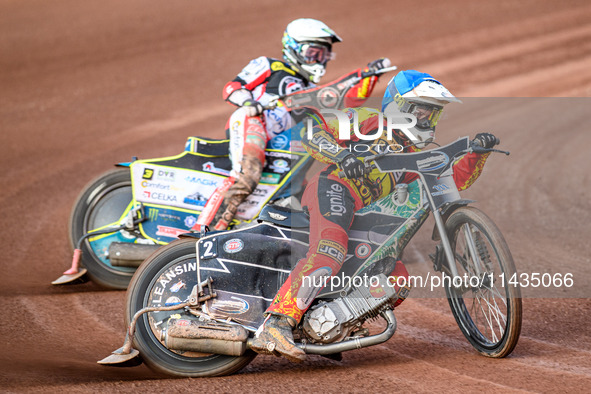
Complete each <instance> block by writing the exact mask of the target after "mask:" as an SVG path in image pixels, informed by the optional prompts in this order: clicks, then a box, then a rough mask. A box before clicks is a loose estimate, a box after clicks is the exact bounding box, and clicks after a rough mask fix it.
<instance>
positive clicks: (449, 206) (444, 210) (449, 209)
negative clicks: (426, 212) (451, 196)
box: [431, 199, 476, 241]
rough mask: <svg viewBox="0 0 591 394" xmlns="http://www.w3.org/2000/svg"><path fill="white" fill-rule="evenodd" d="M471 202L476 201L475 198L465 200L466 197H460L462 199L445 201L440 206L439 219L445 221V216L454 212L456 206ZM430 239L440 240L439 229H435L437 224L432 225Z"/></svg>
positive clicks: (459, 206) (447, 216) (463, 205)
mask: <svg viewBox="0 0 591 394" xmlns="http://www.w3.org/2000/svg"><path fill="white" fill-rule="evenodd" d="M473 202H476V201H475V200H467V199H462V200H457V201H454V202H451V203H446V204H445V205H443V207H441V219H442V220H443V223H445V222H447V218H449V216H450V215H451V214H452V213H454V211H455V210H456V209H458V208H461V207H465V206H467V205H468V204H471V203H473ZM431 239H432V240H433V241H441V236H440V235H439V230H437V225H435V226H434V227H433V234H432V235H431Z"/></svg>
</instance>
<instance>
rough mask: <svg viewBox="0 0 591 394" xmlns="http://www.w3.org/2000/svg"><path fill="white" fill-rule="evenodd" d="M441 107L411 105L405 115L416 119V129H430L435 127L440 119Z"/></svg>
mask: <svg viewBox="0 0 591 394" xmlns="http://www.w3.org/2000/svg"><path fill="white" fill-rule="evenodd" d="M442 112H443V107H436V106H432V105H421V104H412V103H411V105H410V107H409V109H408V111H407V113H409V114H413V115H414V116H415V117H416V118H417V127H418V128H419V129H432V128H434V127H435V126H436V125H437V121H438V120H439V118H440V117H441V113H442Z"/></svg>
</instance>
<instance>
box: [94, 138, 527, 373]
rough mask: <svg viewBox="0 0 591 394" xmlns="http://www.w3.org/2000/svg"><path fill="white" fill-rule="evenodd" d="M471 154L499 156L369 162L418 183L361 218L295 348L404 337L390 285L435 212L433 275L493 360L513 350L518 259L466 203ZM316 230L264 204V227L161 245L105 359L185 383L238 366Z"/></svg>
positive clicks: (335, 350)
mask: <svg viewBox="0 0 591 394" xmlns="http://www.w3.org/2000/svg"><path fill="white" fill-rule="evenodd" d="M471 151H475V152H479V153H484V152H491V151H497V152H502V151H498V150H496V149H484V148H482V147H479V146H478V145H476V144H475V143H474V142H470V141H469V139H468V137H464V138H460V139H458V140H457V141H455V142H453V143H451V144H449V145H446V146H442V147H439V148H436V149H431V150H425V151H421V152H416V153H405V154H392V153H388V152H386V153H383V154H380V155H376V156H374V157H370V158H367V159H370V160H367V159H366V165H368V166H373V167H374V168H378V169H379V171H382V172H396V171H403V172H410V173H414V174H416V175H417V179H416V180H415V181H413V182H411V183H409V184H398V185H396V188H395V190H394V191H393V192H392V193H391V194H389V195H387V196H386V197H383V198H382V199H380V200H378V201H376V202H374V203H372V204H371V205H369V206H367V207H365V208H363V209H361V210H359V211H357V212H356V213H355V217H354V220H353V224H352V227H351V229H350V232H349V237H350V238H349V245H348V254H347V256H346V259H345V262H344V264H343V267H342V269H341V272H339V274H338V276H339V277H342V278H343V280H342V282H341V283H340V284H336V287H335V286H333V283H332V282H331V281H330V280H329V281H328V283H329V284H330V286H329V285H326V287H325V288H324V290H323V291H322V292H321V293H320V294H319V295H318V296H317V298H316V299H315V300H314V302H313V303H312V304H311V307H310V308H309V309H308V311H307V312H306V313H305V314H304V316H303V319H302V321H301V323H300V324H299V325H298V326H297V327H296V328H295V329H294V338H295V341H296V344H297V346H299V347H300V348H301V349H302V350H304V351H305V352H306V353H307V354H316V355H323V356H326V357H330V358H338V357H339V355H340V353H341V352H344V351H349V350H354V349H359V348H363V347H367V346H373V345H377V344H380V343H383V342H385V341H387V340H388V339H390V338H391V337H392V336H393V335H394V333H395V331H396V318H395V315H394V307H395V306H396V303H397V302H398V301H400V300H402V299H403V298H405V297H406V295H407V293H408V290H409V286H408V284H404V283H398V282H399V280H398V278H397V279H396V286H393V285H392V280H393V278H392V277H388V274H389V273H391V272H392V269H393V268H394V264H395V262H396V260H397V259H398V258H399V257H400V256H401V254H402V253H403V250H404V248H405V246H406V245H407V243H408V242H409V241H410V239H411V238H412V237H413V236H414V235H415V234H416V233H417V231H418V230H419V229H420V227H421V226H422V224H423V223H424V222H425V220H426V218H427V217H428V216H429V214H430V213H432V214H433V217H434V219H435V228H434V232H433V239H434V240H436V241H438V243H437V245H436V247H435V251H434V253H433V254H432V255H430V257H431V260H432V261H433V269H434V271H436V272H437V273H438V274H439V275H442V276H444V275H445V276H447V277H448V278H449V280H447V281H443V282H442V283H443V287H444V288H445V293H446V296H447V299H448V302H449V305H450V307H451V311H452V313H453V315H454V317H455V319H456V322H457V324H458V326H459V328H460V330H461V331H462V333H463V334H464V336H465V337H466V338H467V340H468V341H469V342H470V344H471V345H472V346H473V347H474V348H475V349H476V350H477V351H478V352H479V353H481V354H483V355H485V356H488V357H504V356H507V355H508V354H510V353H511V352H512V350H513V349H514V347H515V345H516V344H517V341H518V338H519V334H520V331H521V313H522V309H521V292H520V288H519V286H518V284H514V283H513V284H512V283H510V282H511V281H510V278H511V277H513V276H514V275H516V270H515V265H514V262H513V259H512V257H511V253H510V251H509V248H508V246H507V244H506V242H505V240H504V239H503V236H502V234H501V232H500V231H499V229H498V228H497V226H496V225H495V224H494V223H493V221H492V220H491V219H490V218H489V217H488V216H487V215H485V214H484V213H483V212H482V211H480V210H478V209H476V208H474V207H471V206H469V204H470V203H471V202H473V201H471V200H465V199H462V198H461V197H460V194H459V192H458V190H457V188H456V186H455V183H454V180H453V172H452V171H453V170H452V169H451V166H452V164H453V162H454V161H455V160H456V158H458V157H460V156H462V155H464V154H466V153H468V152H471ZM504 153H506V154H508V152H504ZM308 228H309V221H308V217H307V215H306V213H305V212H302V211H296V210H290V209H288V208H285V207H279V206H273V205H267V206H266V207H265V208H264V209H263V211H262V212H261V214H260V215H259V217H258V223H256V224H252V225H250V226H249V227H247V228H243V229H238V230H233V231H228V232H216V233H210V234H205V235H203V234H186V235H184V237H183V238H181V239H179V240H177V241H175V242H173V243H170V244H169V245H167V246H165V247H163V248H161V249H159V250H158V251H157V252H156V253H155V254H153V255H152V256H150V257H149V258H148V259H147V260H146V261H145V262H144V263H143V264H142V266H141V267H140V268H139V269H138V271H137V272H136V273H135V275H134V277H133V279H132V281H131V283H130V286H129V288H128V291H127V298H126V312H125V320H126V326H127V327H128V330H127V335H126V338H125V342H124V345H123V347H121V348H119V349H117V350H116V351H114V352H113V353H112V354H111V355H110V356H108V357H107V358H105V359H103V360H101V361H99V363H101V364H105V365H118V366H126V365H133V364H137V363H138V362H141V361H142V360H143V361H144V362H145V363H146V364H147V365H148V366H149V367H150V368H152V369H153V370H155V371H158V372H162V373H165V374H169V375H174V376H185V377H203V376H218V375H225V374H230V373H233V372H236V371H238V370H240V369H241V368H243V367H244V366H246V365H247V364H248V363H249V362H251V361H252V360H253V358H254V357H255V356H256V353H254V352H253V351H252V350H250V343H251V341H252V338H253V337H254V335H255V331H256V329H257V327H259V326H260V325H261V323H262V322H263V320H264V311H265V310H266V308H267V307H268V306H269V305H270V303H271V302H272V299H273V297H274V296H275V294H276V292H277V291H278V290H279V288H280V287H281V285H282V284H283V282H284V281H285V280H286V278H287V277H288V275H289V273H290V270H291V269H292V267H293V266H294V264H295V263H296V262H297V260H298V259H300V258H302V257H304V256H305V254H306V251H307V245H308V235H309V231H308ZM319 271H320V270H319ZM314 276H321V275H320V274H319V275H315V273H313V274H311V275H310V277H309V278H310V279H312V280H315V279H319V278H313V277H314ZM368 277H369V278H371V280H369V281H368V280H367V278H368ZM345 278H351V279H352V280H349V281H346V280H344V279H345ZM467 278H469V280H468V279H467ZM305 279H306V278H304V280H305ZM357 279H359V280H357ZM456 279H459V280H456ZM375 319H383V320H384V321H385V325H386V327H385V329H383V331H382V332H377V333H375V332H370V330H369V328H370V327H366V324H367V323H369V322H371V321H372V320H375ZM371 329H372V330H373V328H371ZM268 350H269V351H270V352H272V351H273V349H268ZM138 356H139V357H138Z"/></svg>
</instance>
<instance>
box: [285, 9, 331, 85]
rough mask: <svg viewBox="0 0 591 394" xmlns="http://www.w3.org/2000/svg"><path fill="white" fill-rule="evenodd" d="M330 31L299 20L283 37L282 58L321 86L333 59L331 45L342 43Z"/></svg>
mask: <svg viewBox="0 0 591 394" xmlns="http://www.w3.org/2000/svg"><path fill="white" fill-rule="evenodd" d="M341 41H342V40H341V37H339V36H338V35H337V34H336V33H335V32H334V31H333V30H332V29H331V28H330V27H328V26H326V25H325V24H324V23H323V22H320V21H318V20H316V19H308V18H302V19H296V20H294V21H293V22H291V23H289V24H288V25H287V28H286V29H285V32H284V33H283V40H282V43H283V58H284V59H285V60H286V61H287V62H289V63H290V64H291V65H292V66H293V67H295V68H296V69H297V70H298V71H299V72H300V73H301V74H302V75H304V76H305V77H308V78H309V79H310V81H312V82H314V83H318V82H320V78H321V77H322V76H323V75H324V71H325V67H326V63H327V62H328V61H329V60H330V59H332V58H333V53H332V44H333V43H335V42H341Z"/></svg>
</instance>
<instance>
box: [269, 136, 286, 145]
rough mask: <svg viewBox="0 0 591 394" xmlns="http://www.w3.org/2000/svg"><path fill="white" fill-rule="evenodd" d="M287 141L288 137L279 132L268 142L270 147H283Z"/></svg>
mask: <svg viewBox="0 0 591 394" xmlns="http://www.w3.org/2000/svg"><path fill="white" fill-rule="evenodd" d="M288 143H289V138H287V136H285V135H284V134H279V135H277V136H275V137H273V139H272V140H271V141H270V142H269V146H270V147H271V149H284V148H285V147H286V146H287V144H288Z"/></svg>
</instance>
